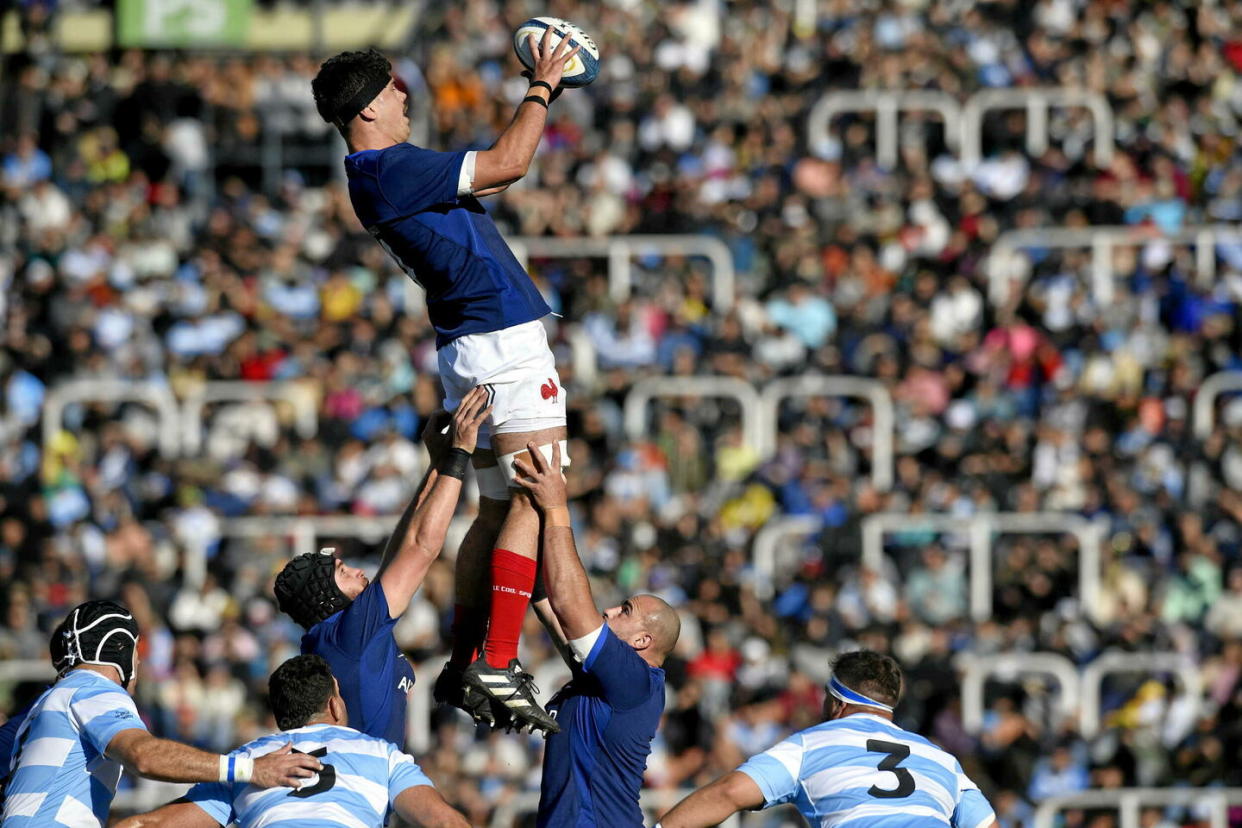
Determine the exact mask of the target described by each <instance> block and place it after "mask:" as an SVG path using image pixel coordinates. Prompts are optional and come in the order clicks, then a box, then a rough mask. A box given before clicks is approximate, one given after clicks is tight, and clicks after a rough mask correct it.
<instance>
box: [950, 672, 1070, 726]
mask: <svg viewBox="0 0 1242 828" xmlns="http://www.w3.org/2000/svg"><path fill="white" fill-rule="evenodd" d="M956 662H957V666H958V667H959V668H960V669H961V670H962V726H963V727H965V728H966V731H967V732H968V733H979V732H980V731H981V730H983V714H984V705H983V690H984V685H985V684H986V683H987V680H988V679H989V678H990V677H991V676H999V677H1001V678H1005V679H1007V678H1012V677H1017V676H1020V675H1032V674H1033V675H1041V676H1051V677H1052V679H1053V680H1054V681H1055V682H1056V684H1057V688H1058V690H1059V691H1060V693H1059V695H1058V696H1057V705H1056V707H1057V715H1058V716H1059V717H1060V719H1061V720H1062V721H1076V720H1077V718H1078V711H1079V690H1080V687H1079V685H1080V682H1079V679H1078V670H1077V669H1076V668H1075V667H1074V664H1073V662H1071V661H1070V660H1069V659H1068V658H1066V657H1065V656H1063V655H1060V654H1058V653H990V654H988V655H986V656H982V655H976V654H975V653H963V654H962V655H960V656H958V658H957V659H956Z"/></svg>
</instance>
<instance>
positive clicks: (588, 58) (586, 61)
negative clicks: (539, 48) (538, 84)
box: [513, 17, 599, 89]
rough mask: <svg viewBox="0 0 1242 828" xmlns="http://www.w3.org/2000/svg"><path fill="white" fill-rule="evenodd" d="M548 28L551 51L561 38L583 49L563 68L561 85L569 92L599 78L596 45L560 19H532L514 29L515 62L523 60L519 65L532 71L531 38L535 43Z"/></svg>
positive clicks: (585, 34)
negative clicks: (532, 37)
mask: <svg viewBox="0 0 1242 828" xmlns="http://www.w3.org/2000/svg"><path fill="white" fill-rule="evenodd" d="M547 29H551V30H552V34H551V35H549V36H548V42H549V43H550V44H551V45H552V48H553V49H555V48H556V47H557V45H558V44H560V42H561V38H562V37H568V38H569V44H570V47H571V48H572V47H574V46H581V47H582V49H581V50H580V51H579V52H578V54H576V55H574V56H573V58H572V59H571V60H570V61H569V64H568V65H567V66H566V67H565V74H564V75H563V76H562V77H561V86H566V87H569V88H571V89H572V88H575V87H578V86H586V85H587V84H588V83H590V82H591V81H593V80H595V78H596V77H597V76H598V75H599V47H598V46H596V45H595V41H594V40H592V39H591V37H590V35H588V34H587V33H586V32H584V31H582V29H579V28H578V27H577V26H575V25H574V24H573V23H570V22H569V21H567V20H561V19H560V18H559V17H532V18H531V19H530V20H527V21H526V22H525V23H523V24H522V25H521V26H518V27H517V31H515V32H514V33H513V51H515V52H517V56H518V60H520V61H522V65H523V66H525V67H526V68H527V69H531V70H533V69H534V68H535V58H534V56H533V55H532V54H531V48H530V46H531V44H530V38H531V35H534V37H535V42H536V43H538V42H539V41H540V40H541V39H542V38H543V33H544V31H546V30H547Z"/></svg>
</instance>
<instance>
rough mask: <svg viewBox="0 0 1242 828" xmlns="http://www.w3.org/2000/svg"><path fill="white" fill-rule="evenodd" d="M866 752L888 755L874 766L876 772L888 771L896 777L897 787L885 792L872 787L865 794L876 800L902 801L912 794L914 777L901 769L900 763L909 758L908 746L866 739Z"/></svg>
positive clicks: (882, 789)
mask: <svg viewBox="0 0 1242 828" xmlns="http://www.w3.org/2000/svg"><path fill="white" fill-rule="evenodd" d="M867 752H868V753H886V754H888V755H887V756H885V757H884V758H883V759H881V760H880V764H878V765H876V770H882V771H888V772H889V773H891V774H893V775H894V776H896V777H897V787H896V788H894V789H893V790H891V791H890V790H885V789H884V788H880V787H877V786H875V785H872V786H871V787H870V788H868V789H867V793H869V794H871V795H872V796H874V797H876V798H878V799H904V798H905V797H907V796H909V795H910V794H912V793H914V776H913V775H912V774H911V773H910V771H908V770H906V769H905V768H903V767H901V763H902V761H904V760H905V759H906V758H907V757H909V756H910V746H909V745H902V744H898V743H897V742H886V741H884V740H883V739H868V740H867Z"/></svg>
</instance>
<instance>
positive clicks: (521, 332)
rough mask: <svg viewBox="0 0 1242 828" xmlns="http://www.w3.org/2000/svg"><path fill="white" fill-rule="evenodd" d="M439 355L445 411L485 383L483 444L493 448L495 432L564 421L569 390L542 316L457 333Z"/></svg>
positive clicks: (507, 432) (514, 432)
mask: <svg viewBox="0 0 1242 828" xmlns="http://www.w3.org/2000/svg"><path fill="white" fill-rule="evenodd" d="M436 356H437V359H438V361H439V365H440V382H441V383H442V384H443V385H444V407H445V409H446V410H448V411H455V410H456V409H457V406H458V404H459V403H461V400H462V398H463V397H464V396H466V394H468V393H470V389H472V388H474V387H475V386H478V385H483V386H486V387H487V390H488V394H489V396H490V398H491V399H490V405H491V406H492V415H491V417H489V418H488V420H487V422H485V423H484V424H483V426H482V428H480V429H479V448H491V445H492V440H491V435H493V434H520V433H522V432H526V431H539V430H540V429H545V428H555V427H557V426H564V425H565V389H564V388H562V387H561V378H560V375H558V374H557V373H556V360H555V358H553V356H552V349H551V348H549V347H548V333H547V330H546V329H545V328H544V327H543V322H541V321H539V320H538V319H536V320H535V321H533V322H526V323H524V324H522V325H515V326H513V327H512V328H505V329H503V330H499V331H490V332H488V333H479V334H467V335H466V336H461V337H458V338H457V339H454V340H453V341H452V342H450V343H449V344H447V345H445V346H444V347H443V348H441V349H440V350H439V352H438V353H437V354H436Z"/></svg>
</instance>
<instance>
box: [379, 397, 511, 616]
mask: <svg viewBox="0 0 1242 828" xmlns="http://www.w3.org/2000/svg"><path fill="white" fill-rule="evenodd" d="M487 399H488V394H487V390H486V389H484V388H475V389H474V390H473V391H471V392H470V393H469V394H467V395H466V396H465V398H464V399H463V400H462V401H461V404H460V405H458V406H457V411H456V412H454V414H453V422H452V426H451V438H450V440H451V442H450V445H449V447H448V449H447V450H446V451H445V452H444V453H443V455H442V456H441V457H440V458H439V461H438V463H437V469H436V473H435V474H434V475H432V474H430V473H429V474H428V477H427V478H426V479H425V481H424V482H430V487H429V488H428V489H427V490H426V494H425V496H422V493H420V494H416V495H415V496H414V500H413V501H412V502H411V504H410V506H409V507H407V508H406V514H405V515H403V516H402V518H401V522H400V523H398V525H397V531H396V532H394V533H393V538H392V539H390V540H389V548H387V549H385V551H384V561H383V563H381V564H380V571H379V575H378V576H377V577H378V578H379V582H380V584H381V585H382V586H383V588H384V596H385V597H386V598H387V599H388V612H389V614H390V615H391V616H392V617H393V618H396V617H398V616H400V615H401V614H402V613H403V612H405V610H406V607H408V606H409V605H410V599H411V598H413V597H414V593H415V592H417V591H418V588H419V587H420V586H422V583H423V577H424V576H425V575H426V574H427V570H428V568H429V567H430V566H431V562H432V561H434V560H435V559H436V556H438V555H439V554H440V549H441V548H442V547H443V546H444V538H445V536H446V535H447V534H448V528H449V523H450V522H451V521H452V520H453V512H454V511H456V509H457V501H458V499H459V498H460V497H461V481H462V477H464V476H465V474H466V466H467V465H469V463H470V455H471V454H472V453H473V452H474V447H475V443H476V442H477V440H478V436H479V426H480V425H482V424H483V421H484V420H485V419H487V416H488V414H489V413H491V408H490V407H489V406H488V405H487ZM398 533H399V535H400V540H399V541H398V542H397V544H396V545H395V546H394V544H393V540H395V539H397V537H398Z"/></svg>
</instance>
